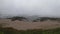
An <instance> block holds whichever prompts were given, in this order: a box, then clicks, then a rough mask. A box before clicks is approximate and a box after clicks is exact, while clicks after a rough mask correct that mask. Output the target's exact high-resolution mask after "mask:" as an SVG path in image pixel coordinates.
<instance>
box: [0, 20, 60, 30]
mask: <svg viewBox="0 0 60 34" xmlns="http://www.w3.org/2000/svg"><path fill="white" fill-rule="evenodd" d="M0 23H7V24H8V25H6V26H3V27H13V28H15V29H17V30H27V29H51V28H56V27H60V23H59V22H57V21H44V22H25V21H18V20H16V21H11V20H10V19H0Z"/></svg>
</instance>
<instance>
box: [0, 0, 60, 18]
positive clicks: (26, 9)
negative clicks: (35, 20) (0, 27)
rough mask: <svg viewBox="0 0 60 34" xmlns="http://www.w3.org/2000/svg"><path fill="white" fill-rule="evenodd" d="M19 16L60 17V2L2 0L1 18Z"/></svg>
mask: <svg viewBox="0 0 60 34" xmlns="http://www.w3.org/2000/svg"><path fill="white" fill-rule="evenodd" d="M17 15H28V16H31V15H39V16H49V17H50V16H52V17H60V0H0V17H4V16H17Z"/></svg>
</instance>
